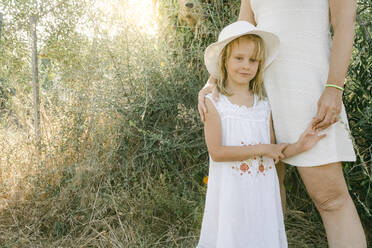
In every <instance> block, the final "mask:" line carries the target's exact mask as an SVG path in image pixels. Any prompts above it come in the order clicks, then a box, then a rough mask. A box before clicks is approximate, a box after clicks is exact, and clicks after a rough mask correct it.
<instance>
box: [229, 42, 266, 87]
mask: <svg viewBox="0 0 372 248" xmlns="http://www.w3.org/2000/svg"><path fill="white" fill-rule="evenodd" d="M255 52H256V47H255V44H254V42H253V41H251V40H248V39H241V40H239V42H236V43H234V44H232V47H231V54H230V57H228V58H227V59H226V64H225V65H226V71H227V82H228V84H238V85H241V86H242V85H247V86H249V82H250V81H251V80H252V79H253V78H254V77H255V76H256V73H257V70H258V65H259V61H258V60H257V59H256V58H255V54H256V53H255Z"/></svg>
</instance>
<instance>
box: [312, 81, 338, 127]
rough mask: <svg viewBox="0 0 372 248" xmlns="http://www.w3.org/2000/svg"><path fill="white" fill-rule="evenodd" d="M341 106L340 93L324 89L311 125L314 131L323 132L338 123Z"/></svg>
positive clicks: (332, 89) (331, 89)
mask: <svg viewBox="0 0 372 248" xmlns="http://www.w3.org/2000/svg"><path fill="white" fill-rule="evenodd" d="M341 106H342V91H341V90H339V89H336V88H331V87H326V88H325V89H324V91H323V94H322V95H321V97H320V98H319V101H318V112H317V113H316V116H315V117H314V118H313V120H312V122H311V125H312V127H313V128H314V129H315V130H324V129H326V128H327V127H329V126H330V125H332V124H333V123H335V122H337V121H338V116H339V114H340V112H341Z"/></svg>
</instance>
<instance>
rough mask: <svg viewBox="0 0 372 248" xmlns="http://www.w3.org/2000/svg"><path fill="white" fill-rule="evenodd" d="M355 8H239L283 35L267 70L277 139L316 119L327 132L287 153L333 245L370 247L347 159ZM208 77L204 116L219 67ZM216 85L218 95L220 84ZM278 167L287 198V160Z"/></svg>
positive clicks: (253, 1) (331, 3) (279, 4)
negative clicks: (345, 98)
mask: <svg viewBox="0 0 372 248" xmlns="http://www.w3.org/2000/svg"><path fill="white" fill-rule="evenodd" d="M356 9H357V0H311V1H299V0H282V1H277V0H241V8H240V13H239V20H244V21H248V22H250V23H252V24H254V25H257V27H259V28H262V29H265V30H270V31H271V32H274V33H275V34H277V35H278V36H279V37H280V41H281V46H280V51H279V54H278V57H277V58H276V60H275V61H274V62H273V63H272V64H271V65H270V67H268V68H267V70H266V71H265V75H264V83H265V91H266V93H267V97H268V99H269V102H270V104H271V107H272V117H273V122H274V128H275V134H276V140H277V141H278V142H279V143H293V142H295V141H296V140H297V139H298V137H299V136H300V134H301V132H302V131H303V129H304V127H306V126H307V125H308V124H309V123H310V122H312V125H313V126H314V128H315V129H317V130H318V129H319V130H324V132H326V133H327V137H326V138H324V139H322V140H321V141H320V142H319V143H318V144H317V145H316V146H315V147H314V148H313V149H311V150H309V151H306V152H303V153H300V154H298V155H296V156H292V157H290V158H286V159H284V160H283V161H284V162H286V163H288V164H290V165H292V166H296V169H297V170H298V172H299V174H300V176H301V179H302V181H303V183H304V185H305V187H306V190H307V192H308V193H309V196H310V197H311V199H312V201H313V203H314V205H315V206H316V208H317V209H318V211H319V214H320V216H321V218H322V221H323V225H324V229H325V231H326V235H327V241H328V245H329V247H330V248H349V247H353V248H366V247H367V242H366V237H365V234H364V230H363V226H362V224H361V221H360V218H359V216H358V212H357V209H356V207H355V204H354V202H353V200H352V198H351V196H350V193H349V191H348V187H347V183H346V181H345V178H344V174H343V172H342V164H341V161H355V153H354V148H353V144H352V139H351V136H350V130H349V128H348V120H347V116H346V111H345V108H344V106H343V103H342V92H343V86H344V81H345V75H346V72H347V67H348V65H349V63H350V57H351V53H352V47H353V38H354V24H355V16H356V12H357V11H356ZM330 27H332V29H333V31H334V32H333V39H331V35H330ZM209 82H210V83H208V84H207V85H206V86H207V87H204V89H203V90H201V91H200V92H199V105H198V107H199V112H200V115H201V117H202V120H203V119H204V113H205V112H206V111H207V109H206V108H205V104H203V102H204V99H206V98H205V97H204V96H205V95H206V94H208V93H210V92H211V91H212V90H211V89H215V88H216V86H215V83H212V82H215V80H214V79H213V75H211V77H210V80H209ZM213 91H214V92H215V93H214V95H215V96H216V97H217V96H218V91H217V90H213ZM276 168H277V172H278V175H279V183H280V185H282V186H283V187H282V189H283V190H282V192H283V203H285V194H284V193H285V190H284V185H283V180H284V175H285V167H284V166H280V165H279V166H278V165H277V166H276ZM283 205H284V204H283ZM310 235H311V234H310Z"/></svg>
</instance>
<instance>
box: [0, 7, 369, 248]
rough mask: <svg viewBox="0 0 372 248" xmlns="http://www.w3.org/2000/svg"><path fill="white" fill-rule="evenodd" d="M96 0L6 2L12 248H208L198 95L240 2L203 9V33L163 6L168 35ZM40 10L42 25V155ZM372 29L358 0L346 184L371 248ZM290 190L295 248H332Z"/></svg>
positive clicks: (0, 76) (6, 167)
mask: <svg viewBox="0 0 372 248" xmlns="http://www.w3.org/2000/svg"><path fill="white" fill-rule="evenodd" d="M97 2H100V1H99V0H96V1H80V0H79V1H78V0H45V1H39V2H38V1H31V0H23V1H10V0H9V1H8V0H3V1H2V2H1V4H0V11H2V12H3V13H4V14H5V16H4V22H3V28H2V33H1V34H2V35H1V39H0V65H1V67H0V68H1V69H0V83H1V84H0V99H1V100H0V121H1V123H0V147H1V149H0V185H1V187H0V225H1V228H0V247H191V246H193V247H194V246H196V243H197V240H198V235H199V230H200V224H201V218H202V214H203V207H204V199H205V192H206V185H204V183H203V181H202V179H203V178H204V177H205V176H206V175H207V174H208V157H207V150H206V147H205V144H204V140H203V126H202V123H201V122H200V120H199V116H198V112H197V97H196V96H197V93H198V91H199V89H200V88H201V87H202V86H203V85H204V83H205V81H206V79H207V77H208V75H207V72H206V70H205V69H204V66H203V52H204V49H205V47H206V46H207V45H208V44H209V43H211V42H214V41H215V40H216V37H217V35H218V32H219V30H220V29H221V28H222V27H223V26H225V25H226V24H227V23H230V22H232V21H233V20H236V18H237V15H238V10H239V1H233V0H224V1H217V0H216V1H214V2H213V3H212V1H203V2H201V6H202V9H203V22H202V25H201V27H200V29H199V33H198V36H197V37H194V36H195V34H194V32H193V30H192V29H191V28H190V27H188V26H187V25H184V24H182V23H180V21H179V19H178V17H177V16H178V13H179V11H180V9H179V7H178V4H177V1H176V0H163V1H158V4H159V6H158V9H157V13H158V14H157V17H156V18H157V23H158V34H157V36H151V35H148V34H146V32H143V27H142V28H140V27H138V26H137V25H136V18H135V17H136V16H135V15H134V14H133V13H132V12H131V9H130V0H121V1H120V0H112V1H111V2H109V3H110V4H111V5H112V6H115V8H113V9H110V11H107V9H104V8H103V9H96V8H94V6H95V4H96V3H97ZM106 4H108V2H106ZM32 14H38V15H39V16H40V17H39V25H38V34H39V68H40V75H39V77H40V84H41V91H40V93H41V118H42V120H41V125H42V126H41V133H42V141H41V147H40V149H38V148H37V146H36V144H35V142H34V137H33V131H32V130H33V128H32V125H33V124H32V123H33V109H32V89H31V59H30V45H29V35H28V29H29V23H28V21H29V17H30V16H31V15H32ZM371 20H372V18H371V3H370V2H369V1H366V0H359V1H358V17H357V25H356V36H355V42H354V49H353V57H352V61H351V65H350V67H349V71H348V77H347V85H346V91H345V94H344V103H345V106H346V108H347V111H348V115H349V121H350V127H351V131H352V134H353V137H354V147H355V149H356V151H357V155H358V161H357V162H355V163H345V164H344V174H345V178H346V180H347V184H348V187H349V189H350V193H351V196H352V197H353V200H354V202H355V204H356V206H357V209H358V212H359V214H360V216H361V219H362V223H363V225H364V228H365V231H366V234H367V236H368V240H369V244H370V246H372V243H371V239H372V233H371V230H372V221H371V220H372V219H371V214H372V213H371V211H372V207H371V206H372V193H371V189H370V188H371V174H372V163H371V152H372V151H371V137H372V125H371V123H372V115H371V113H372V109H371V107H372V104H371V103H372V99H371V91H372V80H371V63H372V59H371V58H372V57H371V51H372V50H371V26H372V23H371ZM82 29H83V30H91V33H92V34H93V35H91V36H89V35H87V34H84V32H81V30H82ZM112 30H116V33H115V34H114V35H113V33H112ZM285 184H286V189H287V203H288V206H287V207H288V216H287V219H286V228H287V235H288V240H289V246H290V247H317V248H319V247H327V245H326V238H325V234H324V229H323V227H322V224H321V219H320V216H319V214H318V213H317V211H316V209H315V207H314V205H313V204H312V203H311V200H310V199H309V197H308V196H307V193H306V190H305V188H304V186H303V184H302V182H301V179H300V177H299V175H298V173H297V171H296V169H295V168H294V167H287V176H286V180H285ZM300 230H301V231H300Z"/></svg>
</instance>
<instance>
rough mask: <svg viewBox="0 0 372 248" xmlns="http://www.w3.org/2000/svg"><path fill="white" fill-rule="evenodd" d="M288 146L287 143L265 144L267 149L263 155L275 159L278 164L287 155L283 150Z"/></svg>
mask: <svg viewBox="0 0 372 248" xmlns="http://www.w3.org/2000/svg"><path fill="white" fill-rule="evenodd" d="M287 146H288V144H287V143H281V144H268V145H265V148H264V149H265V150H264V152H263V154H262V155H264V156H267V157H269V158H272V159H274V163H275V164H276V163H278V162H279V160H281V159H283V158H284V157H285V156H284V154H283V150H284V149H285V148H287Z"/></svg>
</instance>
